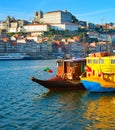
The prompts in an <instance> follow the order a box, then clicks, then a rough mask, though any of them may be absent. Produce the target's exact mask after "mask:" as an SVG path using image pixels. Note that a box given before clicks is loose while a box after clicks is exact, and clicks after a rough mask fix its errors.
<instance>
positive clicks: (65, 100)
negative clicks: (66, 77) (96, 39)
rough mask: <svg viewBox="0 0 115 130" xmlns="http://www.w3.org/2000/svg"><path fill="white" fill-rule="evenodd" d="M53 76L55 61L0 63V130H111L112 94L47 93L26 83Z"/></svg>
mask: <svg viewBox="0 0 115 130" xmlns="http://www.w3.org/2000/svg"><path fill="white" fill-rule="evenodd" d="M46 67H49V68H50V69H52V70H53V73H48V72H45V71H43V70H44V68H46ZM55 74H56V60H22V61H0V130H115V93H114V92H112V93H89V92H88V91H85V90H80V91H58V92H56V91H55V92H50V91H48V89H46V88H44V87H43V86H41V85H38V84H37V83H35V82H32V81H31V80H30V77H31V76H35V77H38V78H41V79H48V78H51V77H53V76H54V75H55Z"/></svg>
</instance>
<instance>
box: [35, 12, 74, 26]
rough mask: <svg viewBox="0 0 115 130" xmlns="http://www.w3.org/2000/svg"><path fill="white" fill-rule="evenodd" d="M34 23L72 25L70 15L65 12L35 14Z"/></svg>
mask: <svg viewBox="0 0 115 130" xmlns="http://www.w3.org/2000/svg"><path fill="white" fill-rule="evenodd" d="M34 21H35V22H38V23H49V24H51V23H55V24H57V23H58V24H59V23H72V14H71V13H69V12H67V10H65V11H61V10H57V11H52V12H47V13H45V14H43V12H41V11H39V12H35V14H34Z"/></svg>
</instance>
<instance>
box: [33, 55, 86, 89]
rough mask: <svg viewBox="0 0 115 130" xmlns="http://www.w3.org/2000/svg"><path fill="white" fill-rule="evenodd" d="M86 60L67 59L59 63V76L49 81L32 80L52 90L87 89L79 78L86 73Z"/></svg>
mask: <svg viewBox="0 0 115 130" xmlns="http://www.w3.org/2000/svg"><path fill="white" fill-rule="evenodd" d="M84 67H85V59H84V58H79V59H66V60H58V61H57V75H56V76H55V77H53V78H51V79H48V80H41V79H37V78H35V77H31V80H32V81H34V82H36V83H38V84H40V85H42V86H44V87H46V88H48V89H50V90H79V89H85V88H84V86H83V85H82V83H81V82H80V78H79V76H80V75H81V74H82V73H83V72H84Z"/></svg>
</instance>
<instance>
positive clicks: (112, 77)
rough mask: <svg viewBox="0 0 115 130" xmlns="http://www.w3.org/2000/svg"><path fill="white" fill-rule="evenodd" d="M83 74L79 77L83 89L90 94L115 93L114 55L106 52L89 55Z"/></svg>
mask: <svg viewBox="0 0 115 130" xmlns="http://www.w3.org/2000/svg"><path fill="white" fill-rule="evenodd" d="M85 69H86V70H85V73H84V74H82V75H81V76H80V78H81V82H82V84H83V85H84V87H85V88H86V89H87V90H89V91H91V92H111V91H115V55H109V53H107V52H98V53H92V54H89V56H88V57H86V67H85Z"/></svg>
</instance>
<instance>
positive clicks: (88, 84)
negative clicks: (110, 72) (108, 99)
mask: <svg viewBox="0 0 115 130" xmlns="http://www.w3.org/2000/svg"><path fill="white" fill-rule="evenodd" d="M81 82H82V84H83V85H84V87H85V88H86V89H87V90H88V91H90V92H112V91H115V88H109V87H108V88H104V87H102V85H101V84H100V83H99V82H93V81H87V80H83V79H82V80H81Z"/></svg>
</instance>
